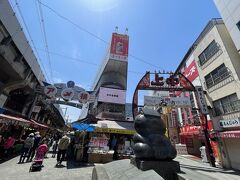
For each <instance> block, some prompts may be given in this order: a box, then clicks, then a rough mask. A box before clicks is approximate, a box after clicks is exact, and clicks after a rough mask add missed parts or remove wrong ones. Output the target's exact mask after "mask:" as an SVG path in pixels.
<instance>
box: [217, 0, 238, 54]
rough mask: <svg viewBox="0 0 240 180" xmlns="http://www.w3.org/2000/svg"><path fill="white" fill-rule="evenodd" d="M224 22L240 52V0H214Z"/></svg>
mask: <svg viewBox="0 0 240 180" xmlns="http://www.w3.org/2000/svg"><path fill="white" fill-rule="evenodd" d="M214 2H215V4H216V6H217V9H218V11H219V12H220V14H221V16H222V18H223V20H224V23H225V25H226V27H227V29H228V31H229V33H230V35H231V37H232V39H233V41H234V43H235V46H236V48H237V50H238V52H240V29H239V28H238V27H237V23H239V21H240V1H239V0H214Z"/></svg>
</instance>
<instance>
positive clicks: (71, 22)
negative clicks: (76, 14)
mask: <svg viewBox="0 0 240 180" xmlns="http://www.w3.org/2000/svg"><path fill="white" fill-rule="evenodd" d="M39 3H40V4H42V5H43V6H45V7H46V8H47V9H49V10H51V11H52V12H53V13H54V14H56V15H57V16H58V17H60V18H62V19H64V20H65V21H67V22H69V23H70V24H72V25H73V26H75V27H77V28H78V29H80V30H81V31H84V32H86V33H88V34H90V35H91V36H93V37H95V38H97V39H98V40H100V41H102V42H104V43H106V44H108V42H107V41H105V40H104V39H102V38H100V37H99V36H97V35H95V34H94V33H92V32H90V31H88V30H87V29H85V28H83V27H81V26H79V25H78V24H76V23H74V22H73V21H72V20H70V19H69V18H67V17H65V16H63V15H61V14H60V13H59V12H57V11H56V10H54V9H53V8H51V7H49V6H48V5H46V4H44V3H43V2H41V1H39Z"/></svg>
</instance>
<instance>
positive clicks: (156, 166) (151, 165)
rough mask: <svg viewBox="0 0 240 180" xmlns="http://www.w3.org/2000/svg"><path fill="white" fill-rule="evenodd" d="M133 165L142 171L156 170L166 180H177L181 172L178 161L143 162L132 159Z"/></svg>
mask: <svg viewBox="0 0 240 180" xmlns="http://www.w3.org/2000/svg"><path fill="white" fill-rule="evenodd" d="M131 164H133V165H134V166H136V167H137V168H138V169H140V170H142V171H147V170H150V169H152V170H154V171H155V172H157V173H158V174H159V175H160V176H161V177H162V178H164V179H166V180H175V179H176V180H177V179H178V176H177V173H179V172H180V165H179V162H177V161H173V160H171V161H160V160H158V161H151V160H141V159H138V158H132V159H131Z"/></svg>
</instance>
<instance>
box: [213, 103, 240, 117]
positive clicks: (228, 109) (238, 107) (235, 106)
mask: <svg viewBox="0 0 240 180" xmlns="http://www.w3.org/2000/svg"><path fill="white" fill-rule="evenodd" d="M237 111H240V100H236V101H233V102H229V103H225V104H222V105H221V106H215V107H214V112H215V113H214V115H215V116H221V115H224V114H228V113H233V112H237Z"/></svg>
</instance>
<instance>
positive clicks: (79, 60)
mask: <svg viewBox="0 0 240 180" xmlns="http://www.w3.org/2000/svg"><path fill="white" fill-rule="evenodd" d="M37 49H38V50H39V51H43V52H46V50H44V49H41V48H37ZM48 52H49V53H50V54H52V55H56V56H60V57H63V58H67V59H72V60H74V61H78V62H82V63H85V64H90V65H93V66H100V65H99V64H96V63H91V62H89V61H85V60H82V59H79V58H75V57H71V56H67V55H64V54H61V53H57V52H53V51H48Z"/></svg>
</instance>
